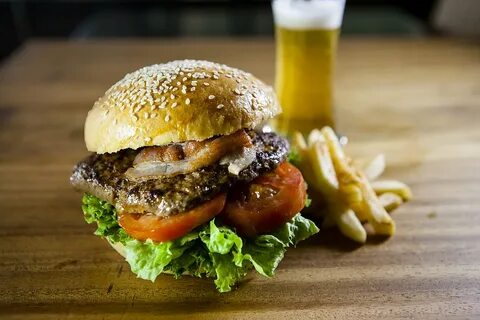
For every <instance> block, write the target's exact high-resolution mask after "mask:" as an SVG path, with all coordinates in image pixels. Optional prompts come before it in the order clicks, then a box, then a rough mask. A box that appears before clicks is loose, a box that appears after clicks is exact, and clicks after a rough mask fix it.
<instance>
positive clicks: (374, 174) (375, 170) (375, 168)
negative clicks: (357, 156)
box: [363, 153, 386, 181]
mask: <svg viewBox="0 0 480 320" xmlns="http://www.w3.org/2000/svg"><path fill="white" fill-rule="evenodd" d="M385 166H386V164H385V155H384V154H383V153H380V154H379V155H377V156H376V157H375V158H373V160H372V161H370V163H369V164H368V165H367V166H366V167H365V169H364V170H363V172H364V173H365V176H366V177H367V179H368V180H370V181H372V180H375V179H377V178H378V177H380V176H381V175H382V173H383V171H385Z"/></svg>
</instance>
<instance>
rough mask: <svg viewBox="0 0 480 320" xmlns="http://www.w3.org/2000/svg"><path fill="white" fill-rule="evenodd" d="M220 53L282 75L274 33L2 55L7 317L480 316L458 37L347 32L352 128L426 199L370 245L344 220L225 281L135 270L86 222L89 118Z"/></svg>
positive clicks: (468, 121)
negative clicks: (115, 93)
mask: <svg viewBox="0 0 480 320" xmlns="http://www.w3.org/2000/svg"><path fill="white" fill-rule="evenodd" d="M187 57H188V58H199V59H208V60H213V61H217V62H222V63H226V64H229V65H232V66H236V67H239V68H243V69H245V70H248V71H250V72H252V73H254V74H255V75H257V76H258V77H260V78H261V79H263V80H265V81H266V82H268V83H272V81H273V75H274V73H273V70H274V58H273V57H274V45H273V42H272V41H271V40H269V39H268V40H267V39H255V40H253V39H243V40H236V41H233V40H226V39H219V40H158V41H131V40H128V41H97V42H63V41H45V40H43V41H34V42H29V43H27V45H26V46H25V47H23V48H22V49H21V50H20V51H19V52H17V53H16V54H15V55H13V56H12V58H10V59H9V60H8V61H7V62H5V63H4V64H3V66H2V67H1V69H0V148H1V150H2V152H0V214H1V219H0V292H1V294H0V317H2V318H11V319H15V318H18V319H31V318H45V319H49V318H52V319H58V318H72V317H73V318H85V319H96V318H102V319H118V318H120V317H122V316H123V317H127V318H151V317H153V316H154V315H156V316H163V317H165V318H184V317H186V316H190V317H194V318H209V317H218V318H238V319H240V318H252V317H254V318H269V319H272V318H274V319H277V318H278V319H287V318H355V319H357V318H379V319H385V318H394V317H408V318H412V317H413V318H422V319H427V318H444V317H458V318H476V317H479V316H480V289H479V288H480V246H478V239H479V237H480V215H479V212H480V196H479V194H480V126H479V125H478V123H479V121H480V48H479V46H478V44H473V43H469V42H459V41H453V40H424V39H422V40H420V39H419V40H389V39H345V40H343V41H342V43H341V46H340V52H339V68H338V77H337V88H336V90H337V97H338V99H337V101H338V102H337V104H338V116H339V120H340V121H339V128H340V131H341V132H342V133H344V134H346V135H348V136H349V137H350V145H349V151H350V152H351V153H352V154H355V155H361V156H373V155H375V154H376V153H378V152H384V153H386V155H387V160H388V163H389V167H388V170H387V172H386V176H388V177H396V178H398V179H401V180H403V181H405V182H407V183H409V184H410V185H411V186H412V188H413V191H414V194H415V199H414V201H412V202H411V203H410V204H408V205H406V206H404V207H402V208H401V209H399V210H398V211H397V212H395V213H394V219H395V220H396V222H397V228H398V232H397V234H396V235H395V237H394V238H392V239H390V240H388V241H379V240H378V239H371V240H369V242H368V243H367V245H365V246H363V247H358V246H356V245H355V244H353V243H351V242H349V241H347V240H345V239H344V238H342V237H341V236H340V235H339V234H338V233H337V232H335V231H323V232H322V233H321V234H320V235H319V236H317V237H315V238H314V239H311V240H309V241H307V242H305V243H302V244H301V245H299V247H298V248H297V249H295V250H290V251H289V252H288V253H287V256H286V258H285V260H284V261H283V262H282V264H281V266H280V268H279V269H278V271H277V275H276V277H275V278H273V279H265V278H262V277H261V276H258V275H254V274H252V275H250V276H249V277H248V279H247V280H246V281H244V282H242V283H241V285H240V286H239V288H238V289H237V290H236V291H234V292H232V293H228V294H218V293H217V292H216V291H215V289H214V287H213V285H212V284H211V282H210V281H208V280H201V279H192V278H188V277H186V278H182V279H180V280H173V279H172V278H171V277H169V276H161V277H160V278H159V279H158V281H156V282H155V283H150V282H147V281H143V280H139V279H136V278H135V276H134V275H133V274H132V273H131V272H130V271H129V269H128V265H127V264H126V263H125V262H123V261H122V259H121V258H120V257H119V256H118V255H117V254H116V253H115V252H114V251H113V250H111V249H110V248H109V247H108V245H107V244H106V243H105V242H104V241H102V240H101V239H99V238H97V237H95V236H93V235H91V232H92V227H91V226H89V225H87V224H86V223H85V222H84V221H83V217H82V214H81V211H80V204H79V202H80V195H79V194H77V193H75V192H74V191H73V190H72V189H71V188H70V186H69V183H68V177H69V174H70V171H71V168H72V166H73V164H74V163H76V162H77V161H78V160H79V159H80V158H81V157H83V156H85V155H86V154H87V152H86V150H85V147H84V143H83V137H82V136H83V131H82V130H83V123H84V119H85V115H86V112H87V111H88V109H89V108H90V107H91V105H92V104H93V102H94V101H95V100H96V98H98V96H100V95H101V94H102V93H103V92H104V91H105V90H106V89H107V88H108V87H109V86H110V85H111V84H113V83H114V82H116V81H117V80H118V79H120V78H121V77H122V76H123V74H125V73H127V72H129V71H132V70H134V69H136V68H138V67H140V66H143V65H147V64H152V63H160V62H165V61H168V60H173V59H181V58H187Z"/></svg>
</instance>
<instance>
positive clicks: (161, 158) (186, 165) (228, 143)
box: [126, 130, 253, 179]
mask: <svg viewBox="0 0 480 320" xmlns="http://www.w3.org/2000/svg"><path fill="white" fill-rule="evenodd" d="M252 146H253V144H252V140H251V139H250V136H249V135H248V134H247V133H246V132H245V130H239V131H237V132H235V133H233V134H231V135H228V136H221V137H218V138H212V139H208V140H205V141H187V142H184V143H181V144H171V145H168V146H161V147H149V148H145V149H143V150H142V151H140V152H139V154H138V155H137V156H136V158H135V161H134V166H133V168H130V169H128V170H127V172H126V175H127V177H128V178H130V179H144V178H146V177H149V178H150V177H158V176H172V175H177V174H183V173H189V172H193V171H196V170H198V169H200V168H203V167H206V166H209V165H212V164H214V163H216V162H218V161H219V160H220V159H221V158H223V157H224V156H225V155H227V154H231V153H233V152H237V151H240V150H242V149H243V148H249V147H252Z"/></svg>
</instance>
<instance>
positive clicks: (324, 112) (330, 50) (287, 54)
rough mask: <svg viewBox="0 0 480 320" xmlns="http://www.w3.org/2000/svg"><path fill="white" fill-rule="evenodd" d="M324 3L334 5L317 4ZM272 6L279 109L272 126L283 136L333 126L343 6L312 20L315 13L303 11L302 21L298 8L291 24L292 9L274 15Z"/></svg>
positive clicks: (279, 0) (301, 13)
mask: <svg viewBox="0 0 480 320" xmlns="http://www.w3.org/2000/svg"><path fill="white" fill-rule="evenodd" d="M277 1H278V2H282V1H281V0H277ZM277 1H276V2H277ZM283 2H288V1H283ZM312 2H315V1H312ZM325 2H329V3H338V2H335V1H318V3H320V4H322V5H323V4H324V3H325ZM340 2H341V1H340ZM293 3H294V4H295V2H293ZM306 3H307V4H306V5H307V6H308V5H309V4H308V2H306ZM273 6H274V14H276V15H277V16H276V21H275V22H276V27H275V37H276V48H277V49H276V50H277V51H276V76H275V89H276V92H277V95H278V98H279V101H280V104H281V106H282V109H283V113H282V114H281V115H280V116H279V117H278V118H277V119H276V120H275V122H274V126H275V127H276V129H277V130H279V131H280V132H283V133H288V132H292V131H293V130H300V131H301V132H304V133H306V132H309V131H310V130H311V129H313V128H319V127H322V126H327V125H328V126H331V127H334V114H333V73H334V68H335V58H336V52H337V43H338V36H339V27H340V23H341V16H342V14H343V4H342V6H341V7H339V8H338V10H330V11H328V12H325V10H324V11H323V12H320V14H323V16H320V17H318V18H317V19H316V20H314V19H313V18H312V15H315V12H305V15H306V18H305V19H304V20H301V16H302V15H303V14H304V13H303V12H302V10H303V11H305V10H304V9H302V10H300V11H299V12H297V13H296V14H297V15H296V16H295V17H294V18H295V19H296V20H295V21H293V22H294V23H291V21H287V19H288V18H289V17H288V15H291V14H292V12H293V10H289V11H286V12H285V13H283V14H284V15H283V16H281V15H279V14H278V13H275V9H276V8H275V2H274V4H273ZM337 7H338V6H337ZM294 9H295V8H294ZM314 9H318V8H312V10H314ZM320 9H321V8H320ZM330 9H331V8H330ZM339 10H340V13H338V11H339ZM277 11H278V9H277ZM293 13H294V14H295V12H293ZM333 14H336V15H337V16H336V17H333V18H334V19H336V20H335V21H334V22H335V23H332V21H333V20H332V19H331V18H332V17H331V15H333ZM339 14H340V18H338V15H339ZM279 16H281V17H279ZM314 17H315V16H314ZM282 19H283V20H282ZM308 19H311V21H310V22H309V20H308ZM321 19H323V20H321ZM328 19H330V20H328ZM339 19H340V20H339ZM285 21H286V23H283V22H285ZM322 22H326V23H322Z"/></svg>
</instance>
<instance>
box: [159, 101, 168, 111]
mask: <svg viewBox="0 0 480 320" xmlns="http://www.w3.org/2000/svg"><path fill="white" fill-rule="evenodd" d="M166 105H167V102H166V101H164V102H162V104H161V105H160V107H159V108H160V109H163V108H165V107H166Z"/></svg>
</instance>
